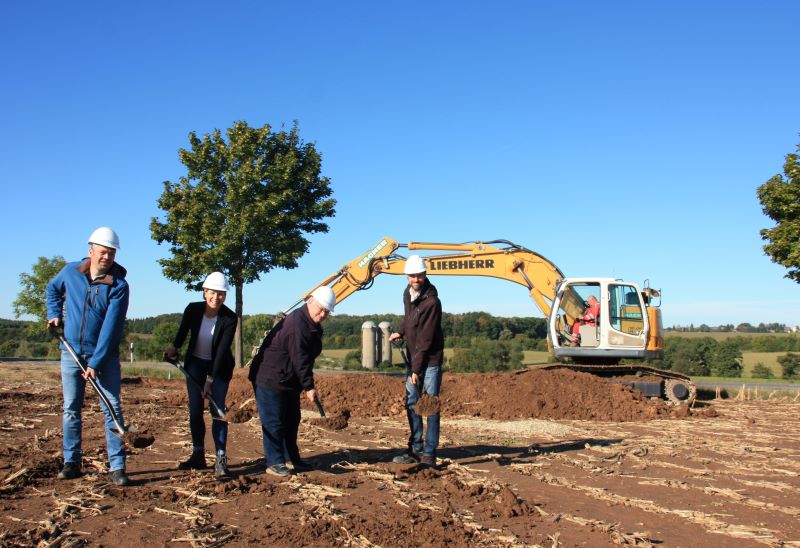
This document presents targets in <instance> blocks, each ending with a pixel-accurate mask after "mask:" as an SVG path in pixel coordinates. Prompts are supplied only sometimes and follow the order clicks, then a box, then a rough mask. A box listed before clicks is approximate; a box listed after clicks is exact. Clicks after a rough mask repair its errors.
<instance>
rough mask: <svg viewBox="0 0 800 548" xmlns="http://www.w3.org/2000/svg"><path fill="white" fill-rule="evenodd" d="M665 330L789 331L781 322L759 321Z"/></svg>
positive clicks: (714, 331)
mask: <svg viewBox="0 0 800 548" xmlns="http://www.w3.org/2000/svg"><path fill="white" fill-rule="evenodd" d="M667 331H675V332H680V333H785V332H787V331H789V329H787V326H786V324H783V323H777V322H774V323H763V322H762V323H760V324H758V325H752V324H749V323H747V322H744V323H740V324H739V325H736V326H734V325H733V324H732V323H729V324H724V325H717V326H711V325H707V324H704V323H701V324H700V325H698V326H695V325H694V324H689V325H688V326H674V327H668V328H667Z"/></svg>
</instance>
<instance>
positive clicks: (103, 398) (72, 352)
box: [47, 324, 127, 437]
mask: <svg viewBox="0 0 800 548" xmlns="http://www.w3.org/2000/svg"><path fill="white" fill-rule="evenodd" d="M47 330H48V331H49V332H50V334H51V335H53V336H54V337H56V338H58V340H59V342H61V344H63V345H64V348H66V349H67V352H69V355H70V356H72V359H73V360H74V361H75V363H76V364H78V368H79V369H80V370H81V373H83V374H84V375H86V370H87V369H89V366H88V365H86V364H85V363H84V362H83V359H82V358H81V357H80V356H78V353H77V352H75V349H74V348H72V345H71V344H69V343H68V342H67V339H65V338H64V334H63V333H62V332H61V331H59V330H58V328H57V327H56V326H55V325H53V324H49V325H48V326H47ZM86 380H87V381H89V384H91V385H92V388H94V391H95V392H97V395H98V396H99V397H100V400H101V401H102V402H103V404H104V405H105V406H106V409H108V412H109V413H110V414H111V420H113V421H114V426H116V427H117V432H118V433H119V434H118V435H119V436H120V437H122V436H124V435H125V433H126V432H127V429H126V428H125V427H124V426H122V422H121V421H120V420H119V417H117V412H116V411H114V407H113V406H112V405H111V402H110V401H109V400H108V396H106V395H105V393H104V392H103V390H102V389H101V388H100V386H98V384H97V381H95V380H94V379H93V378H92V377H86Z"/></svg>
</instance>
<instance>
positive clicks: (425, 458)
mask: <svg viewBox="0 0 800 548" xmlns="http://www.w3.org/2000/svg"><path fill="white" fill-rule="evenodd" d="M419 463H420V464H422V465H424V466H436V457H434V456H433V455H422V458H420V459H419Z"/></svg>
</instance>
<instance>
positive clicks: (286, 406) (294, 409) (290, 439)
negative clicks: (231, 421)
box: [256, 385, 300, 466]
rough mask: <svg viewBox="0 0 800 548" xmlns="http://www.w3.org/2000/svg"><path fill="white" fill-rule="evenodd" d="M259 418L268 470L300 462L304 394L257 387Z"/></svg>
mask: <svg viewBox="0 0 800 548" xmlns="http://www.w3.org/2000/svg"><path fill="white" fill-rule="evenodd" d="M256 402H257V403H258V416H259V418H260V419H261V434H262V437H263V443H264V457H265V458H266V459H267V466H272V465H273V464H284V463H286V462H287V460H288V461H291V462H298V461H299V460H300V450H299V449H298V448H297V431H298V430H299V429H300V393H299V392H298V391H296V390H272V389H270V388H264V387H263V386H258V385H256Z"/></svg>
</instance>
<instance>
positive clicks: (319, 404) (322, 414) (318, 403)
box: [314, 394, 325, 418]
mask: <svg viewBox="0 0 800 548" xmlns="http://www.w3.org/2000/svg"><path fill="white" fill-rule="evenodd" d="M314 403H315V404H316V406H317V411H319V416H320V417H322V418H325V409H324V408H323V407H322V402H321V401H319V397H318V396H317V395H316V394H315V395H314Z"/></svg>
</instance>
